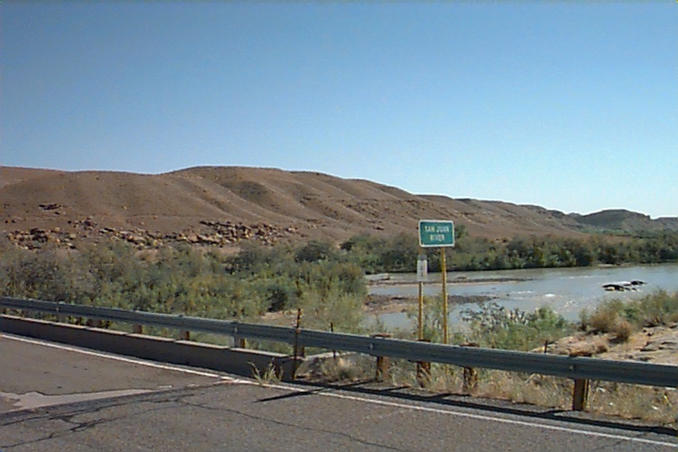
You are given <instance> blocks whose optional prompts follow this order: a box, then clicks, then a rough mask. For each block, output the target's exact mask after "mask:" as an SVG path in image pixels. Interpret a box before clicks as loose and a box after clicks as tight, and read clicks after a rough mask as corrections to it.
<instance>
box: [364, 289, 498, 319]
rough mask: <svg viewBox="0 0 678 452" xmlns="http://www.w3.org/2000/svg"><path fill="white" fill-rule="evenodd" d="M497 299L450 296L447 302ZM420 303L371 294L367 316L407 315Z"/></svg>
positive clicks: (403, 297) (462, 302)
mask: <svg viewBox="0 0 678 452" xmlns="http://www.w3.org/2000/svg"><path fill="white" fill-rule="evenodd" d="M495 298H496V297H491V296H486V295H449V294H448V296H447V302H448V304H450V305H460V304H466V303H485V302H487V301H490V300H493V299H495ZM418 302H419V298H418V297H411V296H402V295H379V294H369V295H368V296H367V300H366V302H365V305H364V308H363V309H364V310H365V312H366V314H369V315H380V314H393V313H398V312H402V313H406V312H407V311H408V310H412V309H415V308H416V306H417V304H418Z"/></svg>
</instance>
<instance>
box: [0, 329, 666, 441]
mask: <svg viewBox="0 0 678 452" xmlns="http://www.w3.org/2000/svg"><path fill="white" fill-rule="evenodd" d="M0 337H4V338H5V339H10V340H14V341H19V342H26V343H29V344H36V345H42V346H45V347H52V348H56V349H60V350H67V351H72V352H76V353H82V354H85V355H92V356H98V357H101V358H108V359H112V360H116V361H122V362H128V363H132V364H139V365H142V366H148V367H155V368H158V369H165V370H172V371H176V372H183V373H187V374H192V375H200V376H203V377H212V378H217V379H220V380H223V381H228V382H230V383H239V384H244V385H252V386H264V387H268V388H273V389H281V390H285V391H293V392H308V390H307V389H302V388H297V387H294V386H288V385H283V384H261V383H259V382H256V381H252V380H245V379H241V378H232V377H226V376H224V375H219V374H214V373H210V372H202V371H198V370H191V369H184V368H182V367H175V366H169V365H164V364H156V363H152V362H148V361H142V360H137V359H133V358H124V357H122V356H115V355H108V354H104V353H99V352H94V351H89V350H83V349H81V348H76V347H70V346H67V345H60V344H54V343H51V342H43V341H39V340H33V339H26V338H22V337H17V336H9V335H6V334H0ZM314 394H317V395H319V396H324V397H334V398H337V399H345V400H352V401H355V402H364V403H371V404H373V405H381V406H388V407H393V408H402V409H407V410H413V411H424V412H427V413H436V414H445V415H450V416H459V417H466V418H470V419H478V420H483V421H492V422H499V423H503V424H512V425H520V426H523V427H536V428H542V429H545V430H553V431H558V432H565V433H573V434H578V435H585V436H594V437H598V438H607V439H613V440H621V441H631V442H635V443H643V444H652V445H655V446H665V447H672V448H678V444H677V443H670V442H666V441H656V440H651V439H645V438H638V437H635V436H624V435H614V434H610V433H602V432H593V431H587V430H577V429H573V428H568V427H558V426H556V425H549V424H540V423H536V422H527V421H519V420H516V419H506V418H501V417H495V416H486V415H482V414H474V413H465V412H462V411H454V410H443V409H440V408H431V407H425V406H421V405H407V404H404V403H398V402H389V401H386V400H379V399H370V398H364V397H358V396H352V395H347V394H338V393H336V392H324V391H319V392H314Z"/></svg>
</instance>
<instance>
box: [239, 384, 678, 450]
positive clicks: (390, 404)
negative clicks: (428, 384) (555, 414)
mask: <svg viewBox="0 0 678 452" xmlns="http://www.w3.org/2000/svg"><path fill="white" fill-rule="evenodd" d="M239 383H242V384H249V385H256V386H260V385H261V384H260V383H258V382H254V381H248V380H244V381H240V382H239ZM263 386H266V387H270V388H275V389H283V390H288V391H294V392H308V390H307V389H301V388H297V387H293V386H286V385H282V384H264V385H263ZM314 394H317V395H320V396H325V397H334V398H338V399H346V400H352V401H356V402H365V403H372V404H375V405H382V406H388V407H394V408H403V409H407V410H414V411H425V412H427V413H436V414H447V415H452V416H460V417H467V418H470V419H478V420H483V421H492V422H500V423H504V424H513V425H520V426H524V427H537V428H542V429H545V430H555V431H559V432H565V433H575V434H579V435H585V436H595V437H599V438H608V439H613V440H622V441H632V442H637V443H643V444H652V445H655V446H668V447H672V448H678V443H670V442H665V441H656V440H651V439H645V438H638V437H635V436H624V435H614V434H611V433H602V432H594V431H588V430H577V429H573V428H568V427H558V426H556V425H549V424H540V423H536V422H527V421H519V420H515V419H507V418H501V417H495V416H485V415H482V414H473V413H464V412H462V411H454V410H443V409H440V408H430V407H425V406H421V405H407V404H404V403H398V402H389V401H386V400H379V399H370V398H364V397H358V396H351V395H346V394H338V393H336V392H314Z"/></svg>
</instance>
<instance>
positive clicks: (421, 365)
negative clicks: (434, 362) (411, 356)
mask: <svg viewBox="0 0 678 452" xmlns="http://www.w3.org/2000/svg"><path fill="white" fill-rule="evenodd" d="M419 342H431V339H419ZM417 383H418V384H419V386H420V387H422V388H425V387H427V386H428V385H430V384H431V363H430V362H427V361H417Z"/></svg>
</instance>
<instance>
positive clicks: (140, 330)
mask: <svg viewBox="0 0 678 452" xmlns="http://www.w3.org/2000/svg"><path fill="white" fill-rule="evenodd" d="M132 333H134V334H144V326H143V325H140V324H138V323H135V324H134V325H132Z"/></svg>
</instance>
